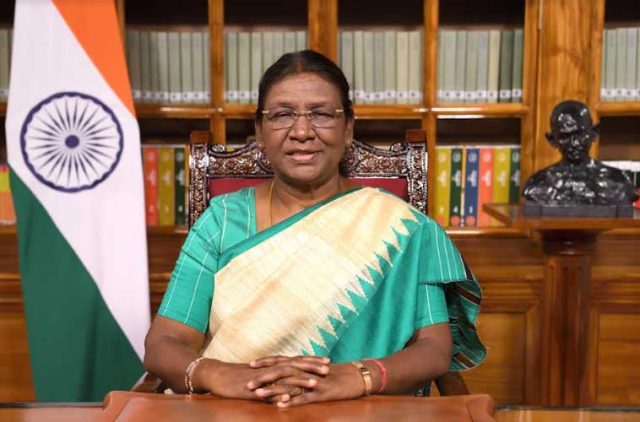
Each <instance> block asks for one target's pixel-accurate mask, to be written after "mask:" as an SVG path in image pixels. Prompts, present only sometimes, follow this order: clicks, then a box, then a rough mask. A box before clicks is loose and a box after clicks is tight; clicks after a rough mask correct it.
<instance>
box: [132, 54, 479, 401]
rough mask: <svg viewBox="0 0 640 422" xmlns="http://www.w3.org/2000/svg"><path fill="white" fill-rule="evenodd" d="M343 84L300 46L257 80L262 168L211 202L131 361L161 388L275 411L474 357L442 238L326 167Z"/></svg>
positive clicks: (331, 161) (450, 250)
mask: <svg viewBox="0 0 640 422" xmlns="http://www.w3.org/2000/svg"><path fill="white" fill-rule="evenodd" d="M348 92H349V86H348V83H347V81H346V79H345V77H344V75H343V74H342V72H341V71H340V69H339V68H338V67H337V66H336V65H335V64H334V63H333V62H331V61H330V60H328V59H327V58H325V57H324V56H322V55H321V54H319V53H316V52H313V51H308V50H307V51H302V52H299V53H292V54H285V55H284V56H282V57H281V58H280V59H279V60H278V61H277V62H276V63H275V64H274V65H272V66H271V67H270V68H269V69H268V70H267V71H266V73H265V75H264V76H263V78H262V80H261V82H260V89H259V100H258V108H257V111H256V117H255V129H256V138H257V142H258V143H259V145H260V146H261V147H262V148H263V149H264V152H265V154H266V156H267V158H268V159H269V160H270V162H271V165H272V167H273V170H274V177H273V179H272V180H267V181H265V182H264V183H262V184H260V185H258V186H257V187H255V188H249V189H243V190H240V191H238V192H234V193H231V194H228V195H223V196H220V197H216V198H213V200H212V202H211V206H210V207H209V208H208V209H207V210H206V211H205V213H203V215H202V216H201V217H200V218H199V220H198V221H197V222H196V224H195V225H194V227H193V229H192V230H191V232H190V233H189V236H188V237H187V240H186V241H185V244H184V246H183V248H182V252H181V254H180V257H179V258H178V261H177V263H176V267H175V270H174V272H173V275H172V278H171V282H170V284H169V286H168V288H167V292H166V294H165V297H164V299H163V302H162V305H161V307H160V310H159V312H158V316H157V317H156V318H155V320H154V322H153V324H152V327H151V330H150V331H149V334H148V335H147V339H146V356H145V366H146V367H147V369H148V370H149V371H150V372H151V373H154V374H156V375H158V376H159V377H160V378H161V379H162V380H163V381H164V382H165V383H166V384H168V385H169V386H170V387H171V388H172V389H173V390H174V391H176V392H190V393H191V392H211V393H212V394H214V395H216V396H220V397H229V398H243V399H257V400H265V401H269V402H272V403H276V404H277V405H278V406H280V407H288V406H295V405H300V404H305V403H313V402H320V401H329V400H339V399H350V398H356V397H360V396H363V395H366V394H371V393H385V394H403V393H405V394H406V393H413V392H415V391H416V390H417V389H419V388H420V387H421V386H423V385H424V384H425V383H426V382H428V381H429V380H431V379H433V378H435V377H437V376H439V375H441V374H443V373H445V372H447V370H448V369H449V368H450V367H451V368H452V369H464V368H466V367H471V366H475V365H476V364H478V363H479V362H480V361H481V360H482V359H483V357H484V349H483V348H482V345H481V344H480V343H479V341H478V339H477V337H476V335H475V331H474V329H473V322H474V320H475V317H476V316H477V309H478V303H479V297H480V289H479V286H478V284H477V282H476V281H475V280H474V279H473V276H472V275H471V273H470V272H469V271H468V270H467V269H466V268H465V266H464V264H463V262H462V259H461V257H460V255H459V253H458V251H457V250H456V248H455V246H454V245H453V244H452V243H451V241H450V240H449V238H448V237H447V235H446V234H445V233H444V231H443V230H442V229H441V228H440V227H438V226H437V224H435V223H434V222H433V221H432V220H430V219H429V218H427V217H426V216H424V215H422V214H421V213H419V212H418V211H416V210H415V209H413V208H412V207H411V206H409V205H408V204H407V203H405V202H404V201H402V200H401V199H398V198H396V197H394V196H392V195H391V194H388V193H385V192H383V191H380V190H377V189H372V188H363V187H360V186H357V185H355V184H353V183H351V182H350V181H349V180H347V179H345V178H344V177H342V176H341V175H340V174H339V171H338V168H339V163H340V159H341V157H342V155H343V153H344V151H345V148H347V147H348V145H349V142H350V140H351V139H352V137H353V110H352V106H351V101H350V100H349V98H348ZM463 295H464V296H465V297H466V299H461V298H462V296H463ZM445 296H446V297H447V300H445ZM447 308H448V309H447ZM449 321H451V322H452V323H453V324H452V325H450V324H449V323H448V322H449ZM452 336H453V341H452ZM452 356H453V358H452Z"/></svg>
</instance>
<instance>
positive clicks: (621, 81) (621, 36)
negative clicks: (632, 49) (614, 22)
mask: <svg viewBox="0 0 640 422" xmlns="http://www.w3.org/2000/svg"><path fill="white" fill-rule="evenodd" d="M626 53H627V31H626V29H625V28H616V83H615V86H614V88H613V97H614V99H615V100H616V101H624V100H625V97H624V88H625V84H626V82H627V80H626V79H627V75H626V70H627V63H626V61H627V57H626Z"/></svg>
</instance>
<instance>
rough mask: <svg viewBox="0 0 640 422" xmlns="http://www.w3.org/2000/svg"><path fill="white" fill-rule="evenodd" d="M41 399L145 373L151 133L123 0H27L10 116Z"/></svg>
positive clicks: (126, 383)
mask: <svg viewBox="0 0 640 422" xmlns="http://www.w3.org/2000/svg"><path fill="white" fill-rule="evenodd" d="M6 134H7V150H8V157H9V166H10V179H11V189H12V191H13V196H14V200H15V206H16V213H17V218H18V228H17V230H18V243H19V250H20V272H21V276H22V288H23V293H24V301H25V312H26V319H27V329H28V333H29V346H30V353H31V366H32V372H33V379H34V383H35V389H36V397H37V399H38V400H40V401H97V400H101V399H102V398H103V396H104V394H105V393H106V392H107V391H109V390H113V389H127V388H129V387H131V386H132V385H133V383H134V382H135V380H136V379H137V378H138V377H139V376H140V375H141V374H142V373H143V367H142V364H141V359H142V356H143V352H144V336H145V334H146V331H147V329H148V327H149V319H150V312H149V295H148V273H147V250H146V237H145V220H144V204H143V198H144V194H143V178H142V165H141V153H140V135H139V130H138V126H137V122H136V119H135V114H134V108H133V101H132V98H131V91H130V87H129V80H128V76H127V69H126V65H125V59H124V52H123V45H122V38H121V36H120V33H119V30H118V23H117V16H116V10H115V2H114V1H113V0H17V2H16V10H15V23H14V38H13V60H12V67H11V82H10V94H9V103H8V111H7V118H6Z"/></svg>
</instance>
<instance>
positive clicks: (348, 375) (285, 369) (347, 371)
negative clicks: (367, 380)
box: [194, 356, 365, 408]
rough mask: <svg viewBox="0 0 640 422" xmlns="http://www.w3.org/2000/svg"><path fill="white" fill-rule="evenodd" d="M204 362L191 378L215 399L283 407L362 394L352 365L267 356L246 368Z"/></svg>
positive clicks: (354, 396)
mask: <svg viewBox="0 0 640 422" xmlns="http://www.w3.org/2000/svg"><path fill="white" fill-rule="evenodd" d="M205 362H206V363H205ZM205 362H203V365H201V366H200V367H199V368H198V369H199V370H198V371H196V374H194V376H195V377H197V378H198V381H197V383H198V385H199V386H201V387H204V388H205V389H207V390H209V391H211V393H213V394H214V395H216V396H218V397H227V398H240V399H254V400H263V401H266V402H269V403H274V404H276V405H277V406H278V407H283V408H284V407H292V406H299V405H302V404H308V403H316V402H324V401H332V400H344V399H353V398H357V397H360V396H362V395H363V394H364V388H365V387H364V381H363V379H362V376H361V375H360V373H359V371H358V369H357V368H356V367H355V366H353V365H351V364H349V363H344V364H331V363H330V361H329V359H328V358H325V357H318V356H295V357H286V356H270V357H265V358H261V359H257V360H254V361H252V362H250V363H249V364H248V365H247V364H232V363H223V362H219V361H208V360H207V361H205Z"/></svg>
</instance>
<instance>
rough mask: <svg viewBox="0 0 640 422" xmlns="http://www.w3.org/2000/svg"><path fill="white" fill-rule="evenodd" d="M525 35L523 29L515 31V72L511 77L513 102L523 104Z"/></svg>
mask: <svg viewBox="0 0 640 422" xmlns="http://www.w3.org/2000/svg"><path fill="white" fill-rule="evenodd" d="M523 48H524V34H523V31H522V29H520V28H519V29H516V30H515V31H513V68H512V69H513V72H512V76H511V101H512V102H514V103H519V102H522V56H523V51H522V50H523Z"/></svg>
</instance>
